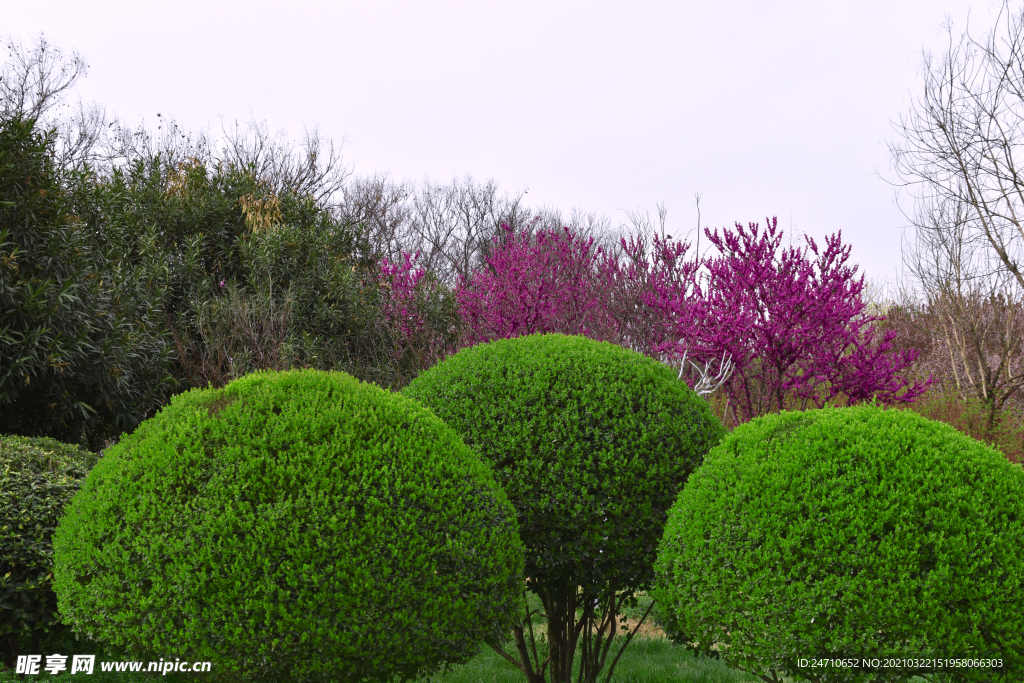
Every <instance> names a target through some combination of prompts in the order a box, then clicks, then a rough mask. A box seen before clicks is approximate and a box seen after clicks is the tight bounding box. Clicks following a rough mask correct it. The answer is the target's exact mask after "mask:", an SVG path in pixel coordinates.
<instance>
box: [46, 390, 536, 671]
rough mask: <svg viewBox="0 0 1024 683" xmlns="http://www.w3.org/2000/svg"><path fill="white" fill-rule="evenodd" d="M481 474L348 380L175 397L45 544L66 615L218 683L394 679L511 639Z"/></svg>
mask: <svg viewBox="0 0 1024 683" xmlns="http://www.w3.org/2000/svg"><path fill="white" fill-rule="evenodd" d="M516 531H517V530H516V527H515V519H514V514H513V510H512V508H511V506H510V505H509V503H508V501H507V499H506V497H505V494H504V493H503V492H502V491H501V489H500V488H499V487H498V486H497V485H496V483H495V481H494V477H493V474H492V473H491V471H490V469H489V468H488V467H487V466H486V465H485V464H484V463H482V462H481V461H480V459H479V458H478V457H476V456H475V454H474V453H473V452H472V451H471V450H470V449H469V448H467V447H466V446H465V444H463V443H462V442H461V441H460V440H459V438H458V436H457V435H456V434H455V433H454V432H453V431H452V430H450V429H449V428H447V427H446V426H445V425H444V424H443V423H441V421H440V420H438V419H437V418H436V417H435V416H434V415H432V414H430V413H429V412H428V411H427V410H425V409H423V408H422V407H421V406H419V405H417V404H416V403H415V402H413V401H410V400H409V399H406V398H404V397H401V396H398V395H394V394H390V393H388V392H386V391H384V390H382V389H379V388H377V387H375V386H373V385H369V384H364V383H361V382H358V381H357V380H355V379H353V378H352V377H350V376H348V375H345V374H343V373H336V372H332V373H327V372H321V371H316V370H307V371H290V372H284V373H273V372H267V373H255V374H252V375H248V376H246V377H243V378H240V379H238V380H235V381H234V382H231V383H230V384H228V385H227V386H226V387H224V388H223V389H206V390H200V389H196V390H192V391H189V392H186V393H184V394H180V395H178V396H176V397H175V398H174V399H172V401H171V403H170V405H169V406H167V407H165V408H164V409H163V410H162V411H161V412H160V413H159V414H158V415H156V416H155V417H153V418H151V419H150V420H147V421H146V422H143V423H142V424H141V425H140V426H139V428H138V429H137V430H136V431H135V432H134V433H133V434H131V435H129V436H127V437H125V438H123V439H122V440H121V441H120V443H118V444H117V445H116V446H114V447H112V448H111V449H110V450H109V451H108V452H107V453H106V455H105V457H104V458H103V459H102V460H101V462H100V463H99V465H98V466H97V467H96V468H95V469H94V470H93V472H92V473H91V474H90V476H89V477H88V479H87V480H86V482H85V484H84V486H83V488H82V490H81V492H80V493H79V495H78V496H77V497H76V498H75V500H74V502H73V504H72V505H71V507H70V508H69V510H68V513H67V516H66V517H65V518H64V520H63V521H62V522H61V524H60V526H59V528H58V531H57V534H56V537H55V541H54V549H55V559H56V566H57V574H56V580H55V589H56V591H57V595H58V597H59V604H60V609H61V614H62V615H63V617H64V619H65V621H66V622H68V623H69V624H71V625H73V626H74V627H75V628H76V630H78V631H81V632H85V633H86V634H88V635H90V636H92V637H95V638H97V639H99V640H101V641H103V642H106V643H110V644H112V645H114V646H115V647H123V648H126V649H128V650H129V651H133V652H138V653H140V654H141V653H148V654H151V655H154V656H160V657H164V658H166V657H168V656H171V657H174V656H184V655H185V654H186V653H187V654H188V656H189V657H191V658H193V659H209V660H211V661H213V662H214V669H215V672H214V673H215V677H219V678H222V679H230V678H232V677H238V676H241V677H244V679H245V680H280V679H282V678H283V677H287V678H288V680H293V681H305V680H309V681H312V680H323V681H327V680H353V681H358V680H389V677H390V676H392V675H395V674H397V675H401V676H406V677H408V676H412V675H414V674H415V673H417V672H419V671H424V670H431V669H433V668H435V667H436V666H438V665H439V664H440V663H441V662H442V661H450V662H459V661H464V660H466V659H468V658H469V657H471V656H472V655H474V654H475V653H476V652H477V650H478V648H479V646H480V645H481V643H482V641H485V640H489V639H497V638H500V637H502V636H504V635H505V634H506V633H507V629H508V628H509V626H510V623H511V619H512V615H513V612H514V607H515V602H514V598H515V596H516V595H517V594H518V591H519V590H521V589H520V586H521V584H520V582H521V576H522V575H521V570H522V546H521V544H520V542H519V539H518V538H517V535H516Z"/></svg>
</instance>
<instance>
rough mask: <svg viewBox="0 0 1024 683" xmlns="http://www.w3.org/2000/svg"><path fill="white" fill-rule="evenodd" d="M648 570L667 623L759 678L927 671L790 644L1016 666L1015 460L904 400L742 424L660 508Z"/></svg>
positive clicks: (1021, 556)
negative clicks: (869, 663) (820, 664)
mask: <svg viewBox="0 0 1024 683" xmlns="http://www.w3.org/2000/svg"><path fill="white" fill-rule="evenodd" d="M657 572H658V580H657V587H656V590H655V598H656V599H657V600H658V601H659V603H660V604H661V605H662V609H663V611H664V613H665V621H666V622H667V623H666V630H667V631H668V632H669V633H670V634H671V635H672V636H673V637H674V638H675V639H676V640H677V641H679V642H686V643H696V647H697V648H698V649H700V650H703V651H705V652H709V653H710V652H711V649H710V648H711V646H712V645H713V644H715V643H718V644H719V648H718V652H719V653H721V656H722V657H724V658H725V660H726V661H727V662H728V663H729V664H730V665H732V666H736V667H739V668H742V669H745V670H747V671H751V672H754V673H757V674H758V675H760V676H762V677H764V680H781V679H779V678H773V676H775V677H778V676H783V675H785V676H788V677H794V678H795V679H796V680H805V678H802V677H807V678H806V680H816V681H867V680H873V681H897V680H898V681H902V680H907V679H909V678H910V677H911V676H912V675H923V674H928V673H931V671H930V670H928V669H919V670H917V671H913V670H908V669H899V668H895V669H893V668H890V669H885V668H877V669H874V670H868V669H865V668H849V667H838V668H830V669H818V670H816V671H812V670H810V669H808V668H798V661H797V660H798V659H799V658H806V659H812V658H857V659H861V658H878V659H880V660H883V661H884V660H885V659H886V658H907V657H911V658H926V659H927V658H972V659H989V658H994V659H1001V660H1002V662H1003V664H1004V667H1003V668H1002V669H991V668H988V667H982V668H972V669H968V668H959V669H949V670H948V671H949V672H950V673H951V678H950V679H948V680H957V681H959V680H964V681H1020V680H1022V679H1024V608H1022V602H1021V594H1022V593H1021V590H1022V588H1024V586H1022V583H1024V471H1022V469H1021V468H1020V466H1017V465H1013V464H1011V463H1008V462H1007V461H1006V459H1005V458H1004V457H1003V456H1002V455H1000V454H999V453H998V452H997V451H995V450H994V449H992V448H990V447H988V446H985V445H984V444H982V443H980V442H977V441H974V440H973V439H970V438H968V437H966V436H964V435H962V434H960V433H959V432H957V431H956V430H954V429H953V428H952V427H949V426H947V425H944V424H941V423H938V422H932V421H930V420H927V419H925V418H923V417H921V416H919V415H917V414H915V413H912V412H910V411H895V410H882V409H881V408H879V407H874V406H861V407H855V408H832V409H825V410H815V411H807V412H799V413H788V412H784V413H782V414H775V415H768V416H764V417H762V418H758V419H756V420H754V421H752V422H750V423H748V424H745V425H742V426H740V427H738V428H737V429H736V430H735V431H733V432H732V433H731V434H729V436H727V437H726V438H725V439H724V440H723V441H722V443H721V444H719V446H718V447H717V448H715V449H714V450H712V451H711V453H709V454H708V456H707V458H706V459H705V462H704V465H703V466H702V467H701V468H700V469H699V470H698V471H697V472H696V473H695V474H694V475H693V476H691V477H690V481H689V483H688V484H687V485H686V488H685V489H684V490H683V492H682V494H680V496H679V501H678V502H677V503H676V505H675V506H674V507H673V508H672V511H671V514H670V516H669V522H668V525H667V526H666V528H665V537H664V540H663V541H662V544H661V546H660V548H659V556H658V563H657ZM801 676H802V677H801ZM815 676H817V677H815ZM871 676H873V677H871ZM943 680H947V679H943Z"/></svg>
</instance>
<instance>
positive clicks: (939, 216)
mask: <svg viewBox="0 0 1024 683" xmlns="http://www.w3.org/2000/svg"><path fill="white" fill-rule="evenodd" d="M947 31H948V34H949V48H948V49H947V50H946V52H945V54H944V55H943V56H942V57H941V59H937V58H935V57H933V56H932V55H930V54H927V53H925V54H924V92H923V94H922V96H921V97H920V98H919V99H918V100H917V101H916V102H915V103H914V104H913V106H912V107H911V109H910V111H909V112H908V113H907V114H905V115H904V116H903V117H902V118H901V120H900V123H899V124H897V126H896V128H897V131H898V132H899V133H900V136H901V138H902V139H901V140H900V141H898V142H894V143H892V144H890V151H891V153H892V156H893V160H894V165H895V169H896V171H897V173H898V174H899V176H900V178H901V180H902V181H903V187H904V188H905V190H906V191H907V194H908V195H909V196H910V197H911V199H912V200H913V203H914V209H913V210H912V212H910V214H909V217H910V221H911V225H912V227H913V228H914V233H915V239H914V242H913V243H912V244H911V245H909V246H908V247H906V248H905V250H904V263H905V265H906V266H907V269H908V272H909V274H910V275H911V276H912V277H913V278H914V279H915V280H916V281H917V284H918V285H919V287H918V288H917V289H916V291H915V292H913V293H908V292H907V291H906V290H904V299H905V300H906V301H908V302H910V303H911V308H912V307H913V305H914V304H916V305H917V306H918V308H919V309H920V315H918V316H917V319H918V320H919V323H920V324H922V325H923V327H922V329H921V330H920V332H921V334H922V337H923V338H924V339H927V340H928V343H929V344H930V346H931V348H930V349H928V354H927V355H928V357H929V358H930V361H929V362H930V363H931V364H932V365H933V366H935V365H936V363H938V364H939V365H941V366H942V367H941V371H940V372H939V376H940V377H945V378H946V379H947V380H948V381H949V382H950V383H951V384H952V385H953V386H954V387H955V390H956V391H957V393H959V394H960V396H961V397H962V398H963V399H967V398H968V397H976V398H978V399H980V400H981V401H982V402H983V403H984V404H985V406H986V407H987V409H988V418H989V427H990V428H991V426H992V424H993V422H994V420H995V417H996V414H997V413H998V412H999V411H1001V410H1002V409H1003V407H1004V406H1006V405H1007V402H1008V401H1010V400H1011V399H1012V398H1013V397H1014V396H1015V395H1016V394H1017V392H1019V391H1020V389H1021V388H1022V387H1024V353H1022V351H1024V350H1022V348H1021V347H1022V338H1024V263H1022V261H1021V259H1022V258H1024V175H1022V174H1021V169H1020V167H1019V162H1020V161H1021V154H1022V153H1024V150H1022V148H1021V146H1022V145H1024V9H1021V10H1018V11H1015V10H1011V8H1010V6H1009V3H1008V2H1005V1H1004V3H1003V6H1002V8H1001V10H1000V13H999V15H998V18H997V21H996V27H995V28H994V29H993V30H992V31H991V32H990V33H988V34H986V35H985V36H984V37H983V38H982V39H980V40H978V39H975V38H974V37H972V35H971V32H970V30H969V28H968V29H966V30H965V31H964V32H963V33H962V34H961V35H959V36H956V35H955V34H954V31H953V28H952V25H948V26H947ZM936 369H938V367H937V366H936Z"/></svg>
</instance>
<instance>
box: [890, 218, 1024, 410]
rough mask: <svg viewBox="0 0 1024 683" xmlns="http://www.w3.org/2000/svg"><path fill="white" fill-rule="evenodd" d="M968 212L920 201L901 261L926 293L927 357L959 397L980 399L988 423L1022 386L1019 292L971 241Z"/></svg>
mask: <svg viewBox="0 0 1024 683" xmlns="http://www.w3.org/2000/svg"><path fill="white" fill-rule="evenodd" d="M970 215H971V210H970V208H969V207H967V206H964V205H963V204H959V203H950V202H944V203H938V204H934V205H932V206H931V207H927V208H926V207H922V206H919V207H918V213H917V215H916V218H917V221H916V226H915V227H916V230H915V238H916V239H915V242H914V243H913V244H912V245H905V248H904V263H905V265H906V266H907V270H908V271H909V273H910V274H911V275H912V276H913V277H914V279H915V280H916V281H917V283H918V284H919V285H920V289H921V290H922V291H923V292H924V295H923V297H921V298H923V301H921V304H922V305H921V306H920V307H919V308H920V309H921V314H920V315H918V316H917V326H918V328H919V330H918V332H919V334H920V336H921V337H922V338H923V339H924V340H925V343H926V344H928V346H930V348H929V349H926V352H927V353H926V355H925V358H926V359H927V362H928V363H929V365H930V367H931V369H933V370H934V371H937V372H936V374H937V375H938V376H939V377H940V378H944V379H946V380H947V382H948V383H949V384H951V385H952V388H954V389H955V391H956V392H957V393H958V394H959V395H960V397H961V398H962V399H963V400H967V399H968V398H970V397H973V398H977V399H979V400H981V402H982V403H983V404H984V405H985V406H986V408H987V412H988V427H989V429H991V428H992V426H993V425H994V423H995V418H996V415H997V414H998V413H999V412H1000V411H1002V410H1003V409H1004V407H1006V406H1007V405H1008V402H1009V401H1010V400H1011V399H1013V398H1014V397H1015V396H1016V395H1017V393H1018V392H1019V391H1020V390H1021V389H1022V388H1024V353H1022V351H1024V348H1022V343H1024V298H1022V296H1021V288H1020V287H1019V286H1018V285H1017V282H1016V279H1015V277H1014V276H1013V275H1012V273H1009V272H1007V270H1006V269H1000V268H998V264H993V263H991V261H993V260H997V259H998V257H997V256H995V255H993V254H992V253H991V251H989V250H986V249H984V245H983V244H980V243H979V242H978V241H976V240H971V239H970V235H969V234H968V233H969V231H970ZM903 298H904V300H905V301H909V302H912V299H913V298H914V297H913V295H910V294H908V293H907V292H906V291H905V292H904V296H903ZM912 303H913V302H912ZM912 307H913V305H911V308H912Z"/></svg>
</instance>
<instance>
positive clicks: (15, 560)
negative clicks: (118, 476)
mask: <svg viewBox="0 0 1024 683" xmlns="http://www.w3.org/2000/svg"><path fill="white" fill-rule="evenodd" d="M95 462H96V455H95V454H94V453H90V452H89V451H86V450H84V449H82V448H80V447H79V446H72V445H70V444H66V443H61V442H60V441H55V440H54V439H50V438H45V437H44V438H31V437H24V436H0V647H2V648H3V655H2V657H3V661H4V663H6V664H7V665H8V666H14V660H15V657H16V656H17V654H18V651H19V646H20V644H21V643H22V642H24V643H25V644H26V645H30V646H31V647H32V649H33V651H36V652H38V651H39V648H40V643H41V641H42V640H43V639H45V638H47V637H48V636H49V635H50V632H51V630H52V629H54V628H55V627H57V626H58V623H59V619H58V615H57V597H56V595H54V593H53V587H52V579H53V546H52V540H53V539H52V536H53V531H54V529H55V528H56V526H57V521H58V520H59V519H60V517H61V515H62V514H63V513H64V508H65V506H66V505H67V504H68V503H69V502H70V501H71V498H72V496H74V494H75V492H77V491H78V487H79V486H80V485H81V483H82V480H83V479H85V476H86V474H88V472H89V469H90V468H91V467H92V466H93V464H95Z"/></svg>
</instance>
